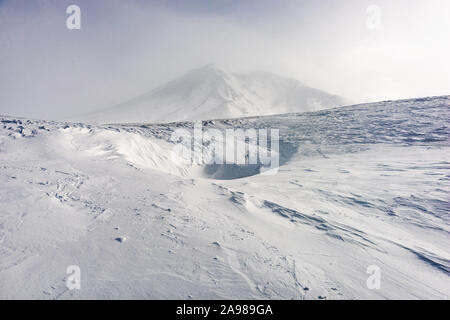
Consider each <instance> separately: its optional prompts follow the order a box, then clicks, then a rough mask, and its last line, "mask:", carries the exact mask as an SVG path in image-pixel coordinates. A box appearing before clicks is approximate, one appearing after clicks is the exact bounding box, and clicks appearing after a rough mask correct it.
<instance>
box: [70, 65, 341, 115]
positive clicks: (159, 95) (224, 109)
mask: <svg viewBox="0 0 450 320" xmlns="http://www.w3.org/2000/svg"><path fill="white" fill-rule="evenodd" d="M343 104H344V101H343V99H341V98H339V97H337V96H333V95H330V94H327V93H325V92H323V91H320V90H317V89H313V88H310V87H307V86H304V85H302V84H301V83H300V82H298V81H297V80H293V79H286V78H282V77H279V76H277V75H274V74H270V73H264V72H253V73H249V74H232V73H227V72H225V71H223V70H222V69H220V68H217V67H216V66H213V65H207V66H205V67H202V68H199V69H195V70H192V71H190V72H188V73H187V74H185V75H184V76H182V77H180V78H178V79H175V80H173V81H171V82H169V83H167V84H165V85H162V86H161V87H159V88H156V89H154V90H152V91H150V92H148V93H146V94H144V95H142V96H139V97H137V98H135V99H132V100H130V101H128V102H125V103H122V104H120V105H118V106H115V107H112V108H109V109H105V110H102V111H99V112H95V113H92V114H89V115H86V116H83V117H81V118H80V119H78V120H81V121H88V122H94V123H124V122H128V123H130V122H153V123H155V122H172V121H183V120H198V119H225V118H237V117H243V116H255V115H269V114H279V113H287V112H304V111H315V110H320V109H325V108H332V107H336V106H339V105H343Z"/></svg>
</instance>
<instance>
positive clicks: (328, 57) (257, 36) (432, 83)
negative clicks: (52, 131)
mask: <svg viewBox="0 0 450 320" xmlns="http://www.w3.org/2000/svg"><path fill="white" fill-rule="evenodd" d="M71 4H76V5H78V6H79V7H80V8H81V29H80V30H69V29H67V27H66V19H67V18H68V16H69V14H67V13H66V8H67V7H68V6H69V5H71ZM373 6H376V8H378V9H379V13H380V16H379V20H378V24H377V25H376V26H375V27H373V28H371V27H370V26H369V25H368V19H370V18H371V17H370V16H371V14H372V13H373V11H370V9H368V8H370V7H372V8H373ZM449 9H450V3H449V2H448V1H443V0H434V1H428V2H424V1H419V0H417V1H403V0H402V1H396V2H395V3H392V2H389V1H356V0H347V1H341V2H339V3H336V2H334V1H330V0H327V1H315V2H312V1H293V0H292V1H277V2H275V1H267V0H263V1H201V0H195V1H180V0H173V1H148V2H145V3H144V2H142V1H128V2H127V3H123V2H120V1H95V2H92V1H91V2H89V1H65V0H64V1H55V0H41V1H35V2H32V3H31V2H29V1H11V0H6V1H0V69H1V71H0V87H1V88H2V92H1V94H0V114H3V115H13V116H24V117H34V118H43V119H60V118H62V117H67V116H69V115H73V114H80V113H85V112H91V111H95V110H100V109H104V108H107V107H111V106H114V105H117V104H119V103H121V102H124V101H127V100H129V99H131V98H134V97H136V96H138V95H140V94H142V93H144V92H146V91H149V90H151V89H153V88H155V87H157V86H159V85H161V84H163V83H165V82H167V81H169V80H172V79H174V78H176V77H178V76H180V75H182V74H184V73H186V72H188V71H189V70H191V69H195V68H198V67H201V66H203V65H206V64H215V65H217V66H219V67H221V68H224V69H225V70H227V71H230V72H248V71H267V72H272V73H275V74H278V75H280V76H283V77H288V78H294V79H298V80H299V81H301V82H302V83H304V84H305V85H308V86H311V87H314V88H317V89H320V90H324V91H326V92H329V93H331V94H336V95H339V96H342V97H344V98H346V99H349V100H351V101H352V102H354V103H363V102H372V101H380V100H395V99H406V98H414V97H424V96H437V95H448V94H450V66H449V65H450V64H449V63H448V62H447V59H448V56H450V45H449V43H448V41H447V37H448V31H449V30H450V22H449V20H448V17H447V16H448V13H449V12H450V10H449ZM368 10H369V11H368Z"/></svg>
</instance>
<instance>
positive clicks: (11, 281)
mask: <svg viewBox="0 0 450 320" xmlns="http://www.w3.org/2000/svg"><path fill="white" fill-rule="evenodd" d="M449 118H450V96H444V97H434V98H423V99H412V100H402V101H390V102H380V103H374V104H366V105H357V106H350V107H343V108H337V109H331V110H323V111H318V112H312V113H302V114H285V115H276V116H267V117H255V118H244V119H234V120H221V121H209V122H207V123H205V125H207V126H208V127H214V128H219V129H224V128H267V127H270V128H278V129H279V130H280V157H281V158H280V164H281V166H280V168H279V171H278V173H277V174H275V175H260V174H255V173H253V174H252V175H248V176H243V177H241V178H237V179H233V178H236V176H235V172H233V170H232V169H229V170H222V169H223V168H219V170H217V171H216V172H215V173H211V172H210V171H208V170H206V169H205V170H203V169H204V168H198V167H197V168H192V167H189V166H187V165H184V166H183V165H182V164H180V162H179V161H176V156H175V157H174V156H173V154H172V150H173V143H171V141H170V139H169V137H170V134H171V132H173V130H174V129H175V128H178V127H184V128H189V127H191V126H192V123H175V124H159V125H151V124H143V125H139V124H136V125H129V124H128V125H125V124H123V125H119V124H117V125H104V126H100V125H89V124H83V123H60V122H52V121H39V120H32V119H22V118H13V117H0V298H2V299H18V298H20V299H119V298H125V299H135V298H139V299H319V297H320V298H321V299H324V298H325V299H366V298H368V299H393V298H401V299H417V298H424V299H434V298H436V299H449V297H450V277H449V275H450V245H449V240H450V239H449V232H450V219H449V211H450V210H449V209H450V208H449V191H450V156H449V155H450V137H449ZM244 171H245V170H244ZM218 172H220V174H218ZM244 175H245V174H244ZM125 240H126V241H125ZM70 265H77V266H79V267H80V270H81V288H80V289H79V290H77V289H74V290H69V289H68V287H67V286H66V280H67V277H68V275H67V273H66V270H67V267H68V266H70ZM371 265H376V266H378V267H379V268H380V270H381V288H380V289H378V290H370V289H368V287H367V285H366V281H367V278H368V277H369V276H370V275H369V274H367V273H366V270H367V268H368V267H369V266H371Z"/></svg>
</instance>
